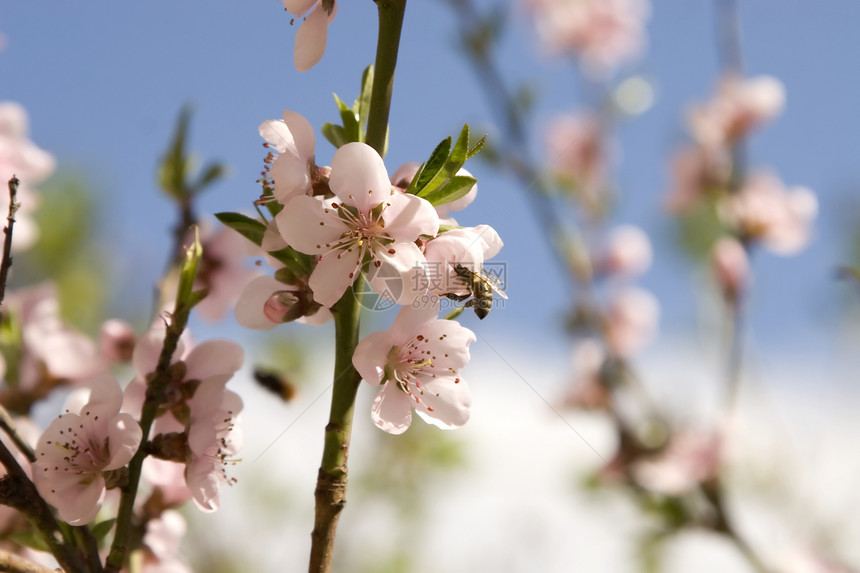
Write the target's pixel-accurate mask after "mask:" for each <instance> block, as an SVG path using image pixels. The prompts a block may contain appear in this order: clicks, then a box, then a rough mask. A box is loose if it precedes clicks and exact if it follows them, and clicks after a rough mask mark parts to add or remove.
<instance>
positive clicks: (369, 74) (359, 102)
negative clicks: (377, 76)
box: [353, 64, 373, 141]
mask: <svg viewBox="0 0 860 573" xmlns="http://www.w3.org/2000/svg"><path fill="white" fill-rule="evenodd" d="M372 91H373V64H371V65H369V66H367V67H366V68H365V69H364V73H362V74H361V92H360V93H359V94H358V98H357V99H356V100H355V104H356V105H354V106H353V108H354V109H355V111H356V112H357V113H358V124H359V127H360V130H361V140H360V141H364V139H365V133H366V131H367V118H368V117H369V116H370V96H371V92H372Z"/></svg>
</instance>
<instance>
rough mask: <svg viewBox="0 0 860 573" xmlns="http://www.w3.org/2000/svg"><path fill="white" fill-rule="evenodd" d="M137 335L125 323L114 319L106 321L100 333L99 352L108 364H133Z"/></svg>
mask: <svg viewBox="0 0 860 573" xmlns="http://www.w3.org/2000/svg"><path fill="white" fill-rule="evenodd" d="M136 343H137V334H135V332H134V328H132V326H131V325H130V324H129V323H127V322H125V321H124V320H119V319H116V318H112V319H110V320H106V321H105V322H104V323H103V324H102V327H101V331H100V333H99V352H100V353H101V355H102V357H103V358H104V359H105V360H106V361H108V362H131V355H132V352H134V345H135V344H136Z"/></svg>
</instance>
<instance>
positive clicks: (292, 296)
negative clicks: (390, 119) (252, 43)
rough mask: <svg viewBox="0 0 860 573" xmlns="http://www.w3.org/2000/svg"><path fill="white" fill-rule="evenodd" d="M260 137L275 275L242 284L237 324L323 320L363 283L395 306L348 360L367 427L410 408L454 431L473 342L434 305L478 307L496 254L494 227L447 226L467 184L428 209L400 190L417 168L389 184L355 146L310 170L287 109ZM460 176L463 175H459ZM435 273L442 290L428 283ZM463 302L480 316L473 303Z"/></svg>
mask: <svg viewBox="0 0 860 573" xmlns="http://www.w3.org/2000/svg"><path fill="white" fill-rule="evenodd" d="M260 135H261V136H262V137H263V138H264V139H265V140H266V144H265V145H266V147H267V148H268V149H269V150H270V153H269V155H268V156H267V157H266V160H265V163H266V170H265V171H264V173H263V175H264V177H263V180H262V181H263V184H264V195H263V198H262V201H264V202H267V203H268V205H269V208H270V211H271V212H273V213H274V216H273V217H272V218H271V220H268V221H266V231H265V234H264V235H263V237H262V239H261V241H260V252H259V255H261V256H263V257H264V258H265V259H266V260H267V261H268V262H269V263H270V266H271V267H272V268H273V270H274V275H273V276H271V277H260V278H258V279H255V280H254V281H252V282H251V283H249V284H248V286H247V287H246V289H245V291H244V292H243V293H242V295H241V296H240V297H239V301H238V302H237V305H236V318H237V320H238V322H239V323H240V324H243V325H245V326H247V327H250V328H262V329H266V328H272V327H274V326H275V325H276V324H279V323H282V322H288V321H292V320H301V321H304V322H309V323H320V322H324V321H325V320H328V319H329V318H330V317H331V312H330V310H329V309H331V308H332V307H333V306H334V305H335V304H336V303H337V302H338V301H339V300H340V299H341V298H342V297H343V296H358V295H357V294H355V292H354V289H353V287H354V285H356V284H357V283H358V284H359V286H360V282H359V281H362V280H366V282H367V284H368V285H369V286H370V288H371V289H372V290H373V291H374V292H375V293H376V295H377V296H378V297H380V300H387V301H389V303H390V304H392V305H393V304H397V305H401V306H402V308H401V310H400V312H399V314H398V315H397V318H396V319H395V321H394V324H393V325H392V327H391V329H389V330H388V331H387V332H385V333H375V334H372V335H370V336H369V337H367V338H365V339H364V340H362V341H361V343H360V344H359V345H358V348H357V350H356V352H355V356H354V359H353V361H354V364H355V366H356V368H357V369H358V371H359V372H360V373H361V375H362V377H363V378H364V379H365V380H366V381H367V382H369V383H370V384H373V385H377V386H381V390H380V392H379V395H378V396H377V398H376V400H375V402H374V405H373V412H372V418H373V421H374V423H375V424H376V425H377V426H378V427H380V428H382V429H383V430H386V431H388V432H391V433H401V432H403V431H405V430H406V429H407V428H408V426H409V424H410V421H411V418H412V410H413V409H414V410H415V411H416V412H417V413H418V415H419V416H421V417H422V418H424V419H425V420H427V421H429V422H430V423H432V424H435V425H437V426H439V427H442V428H454V427H459V426H461V425H463V424H464V423H465V422H466V420H467V419H468V412H469V403H470V398H469V391H468V387H467V385H466V383H465V380H463V379H462V378H461V376H460V370H461V369H462V368H463V367H464V366H465V365H466V363H467V362H468V360H469V351H468V346H469V344H470V343H471V342H473V341H474V340H475V337H474V334H472V332H470V331H469V330H468V329H466V328H464V327H462V326H461V325H460V324H459V323H458V322H456V321H453V320H444V319H440V318H438V315H439V307H440V305H439V297H449V298H452V299H454V300H465V299H467V298H470V297H474V298H477V297H478V295H477V294H476V293H475V292H474V287H473V283H474V282H475V281H483V280H485V279H483V278H482V277H481V272H482V265H483V263H484V261H485V260H486V259H489V258H491V257H493V256H495V255H496V254H497V253H498V252H499V250H500V249H501V247H502V241H501V239H500V238H499V236H498V234H497V233H496V232H495V230H493V229H492V227H490V226H488V225H480V226H477V227H461V226H459V225H458V224H457V222H456V220H454V219H453V218H452V217H451V212H452V211H457V210H460V209H463V208H464V207H466V206H467V205H468V204H469V203H471V202H472V200H473V199H474V197H475V194H476V193H477V184H474V181H473V184H472V185H471V188H470V189H469V190H468V191H467V192H465V193H462V194H461V196H460V197H459V198H456V199H455V200H452V201H449V202H444V203H440V204H439V205H436V206H434V205H433V204H431V203H430V202H429V201H428V200H427V199H425V198H423V197H419V196H418V195H416V194H413V193H410V192H408V188H409V186H410V183H412V181H413V179H414V178H415V177H416V174H417V173H418V172H419V169H420V166H419V164H417V163H409V164H406V165H403V166H401V167H400V168H399V169H397V170H396V171H395V172H394V173H393V175H392V176H391V177H389V175H388V171H387V170H386V167H385V164H384V163H383V160H382V158H381V157H380V156H379V154H378V153H377V152H376V150H374V149H373V148H372V147H370V146H368V145H366V144H365V143H361V142H350V143H345V144H344V145H342V146H341V147H339V148H338V149H337V151H336V152H335V153H334V156H333V157H332V161H331V166H318V165H317V164H316V163H315V147H316V138H315V135H314V131H313V129H312V127H311V125H310V123H309V122H308V121H307V120H306V119H305V118H304V117H302V116H301V115H299V114H298V113H295V112H293V111H289V110H288V111H285V112H284V113H283V119H282V120H270V121H266V122H264V123H263V124H262V125H261V126H260ZM458 175H460V176H462V177H470V175H469V174H468V172H466V171H465V170H462V169H461V170H460V172H459V173H458ZM284 249H288V252H291V253H294V254H295V255H296V256H298V257H305V258H306V259H305V260H307V261H309V262H310V264H309V265H308V266H307V268H305V269H304V271H302V270H301V267H297V266H296V265H293V266H292V267H291V266H290V265H286V264H284V262H283V259H281V260H279V259H278V257H276V256H274V255H276V254H278V253H279V252H280V253H283V252H284ZM431 269H432V271H431ZM440 269H441V273H442V274H444V277H441V278H442V279H443V280H440V277H439V276H436V275H437V274H438V273H439V272H440ZM464 269H466V270H464ZM475 277H478V278H475ZM466 304H467V305H469V306H475V307H476V312H478V306H477V305H478V301H476V300H472V301H469V302H468V303H466ZM487 310H488V309H487ZM479 316H482V315H481V314H479Z"/></svg>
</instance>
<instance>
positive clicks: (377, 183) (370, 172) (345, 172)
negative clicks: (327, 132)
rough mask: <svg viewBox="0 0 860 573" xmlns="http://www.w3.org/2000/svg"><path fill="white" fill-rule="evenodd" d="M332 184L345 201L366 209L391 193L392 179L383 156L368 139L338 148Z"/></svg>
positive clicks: (334, 157)
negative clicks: (365, 141)
mask: <svg viewBox="0 0 860 573" xmlns="http://www.w3.org/2000/svg"><path fill="white" fill-rule="evenodd" d="M329 187H331V190H332V191H334V193H335V194H336V195H337V196H338V197H339V198H340V200H341V201H343V202H344V203H347V204H349V205H353V206H355V207H358V209H359V210H360V211H363V212H368V211H370V210H371V209H373V208H374V207H376V206H377V205H379V204H380V203H381V202H383V201H385V200H387V199H388V198H389V197H390V196H391V182H389V180H388V173H387V172H386V170H385V164H384V163H383V162H382V158H381V157H380V156H379V154H378V153H377V152H376V150H375V149H373V148H372V147H370V146H369V145H367V144H364V143H347V144H346V145H344V146H343V147H341V148H340V149H338V150H337V151H335V153H334V156H333V157H332V160H331V178H330V179H329Z"/></svg>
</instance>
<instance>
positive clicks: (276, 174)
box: [259, 110, 316, 203]
mask: <svg viewBox="0 0 860 573" xmlns="http://www.w3.org/2000/svg"><path fill="white" fill-rule="evenodd" d="M259 131H260V136H261V137H262V138H263V139H265V140H266V142H267V143H266V146H267V147H269V148H270V149H274V150H275V151H276V152H277V153H278V154H277V155H275V154H274V153H272V154H270V156H269V157H267V159H266V162H267V163H268V164H269V166H268V167H266V170H267V172H268V174H267V177H268V178H270V179H271V182H272V188H273V192H274V195H275V198H276V199H277V200H278V201H279V202H281V203H286V202H287V201H289V200H290V199H291V198H293V197H296V196H298V195H307V194H309V193H310V191H311V187H312V185H313V180H314V176H315V166H314V149H315V148H316V135H315V134H314V128H313V127H312V126H311V124H310V122H309V121H308V120H307V119H305V118H304V116H302V115H301V114H299V113H296V112H294V111H290V110H284V113H283V120H275V119H268V120H266V121H264V122H263V123H261V124H260V128H259Z"/></svg>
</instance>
